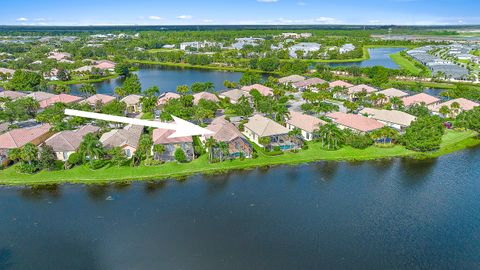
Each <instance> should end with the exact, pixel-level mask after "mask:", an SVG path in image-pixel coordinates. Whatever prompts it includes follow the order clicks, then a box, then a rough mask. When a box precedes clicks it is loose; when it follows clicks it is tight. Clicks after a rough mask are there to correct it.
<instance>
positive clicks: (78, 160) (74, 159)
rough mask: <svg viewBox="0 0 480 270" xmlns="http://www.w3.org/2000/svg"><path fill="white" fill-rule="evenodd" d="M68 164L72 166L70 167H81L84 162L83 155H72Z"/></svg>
mask: <svg viewBox="0 0 480 270" xmlns="http://www.w3.org/2000/svg"><path fill="white" fill-rule="evenodd" d="M67 162H68V164H70V165H79V164H82V162H83V158H82V155H80V154H79V153H73V154H71V155H70V156H69V157H68V160H67Z"/></svg>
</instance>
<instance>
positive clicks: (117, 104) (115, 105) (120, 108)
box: [101, 100, 127, 116]
mask: <svg viewBox="0 0 480 270" xmlns="http://www.w3.org/2000/svg"><path fill="white" fill-rule="evenodd" d="M126 109H127V104H125V102H122V101H118V100H114V101H112V102H109V103H107V104H105V105H103V106H102V108H101V112H102V113H104V114H110V115H117V116H123V115H124V114H125V110H126Z"/></svg>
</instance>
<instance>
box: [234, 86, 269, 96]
mask: <svg viewBox="0 0 480 270" xmlns="http://www.w3.org/2000/svg"><path fill="white" fill-rule="evenodd" d="M253 89H255V90H257V91H258V92H260V94H262V95H263V96H273V89H272V88H270V87H267V86H264V85H261V84H254V85H249V86H244V87H242V89H241V90H243V91H245V92H248V93H250V91H252V90H253Z"/></svg>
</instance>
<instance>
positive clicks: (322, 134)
mask: <svg viewBox="0 0 480 270" xmlns="http://www.w3.org/2000/svg"><path fill="white" fill-rule="evenodd" d="M314 136H315V137H317V138H320V140H321V141H322V147H325V146H326V147H327V149H329V150H330V149H332V150H336V149H338V148H340V144H341V142H342V141H343V137H344V136H343V132H342V130H341V129H339V128H338V127H337V126H336V125H335V124H332V123H329V124H325V125H322V126H320V128H319V129H317V130H315V131H314Z"/></svg>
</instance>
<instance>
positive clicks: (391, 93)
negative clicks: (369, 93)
mask: <svg viewBox="0 0 480 270" xmlns="http://www.w3.org/2000/svg"><path fill="white" fill-rule="evenodd" d="M377 94H384V95H385V96H386V97H389V98H392V97H399V98H401V97H405V96H408V93H407V92H403V91H402V90H398V89H396V88H388V89H385V90H382V91H379V92H377Z"/></svg>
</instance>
